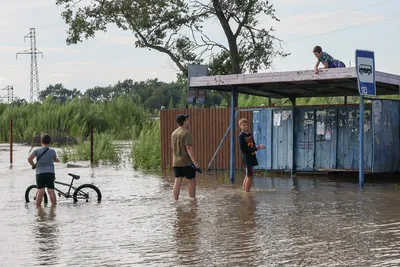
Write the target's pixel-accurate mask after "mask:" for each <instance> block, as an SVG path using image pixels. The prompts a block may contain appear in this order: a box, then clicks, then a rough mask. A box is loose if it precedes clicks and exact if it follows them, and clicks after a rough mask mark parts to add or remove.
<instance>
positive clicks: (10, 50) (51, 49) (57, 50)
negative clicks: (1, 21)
mask: <svg viewBox="0 0 400 267" xmlns="http://www.w3.org/2000/svg"><path fill="white" fill-rule="evenodd" d="M29 50H30V47H29V44H27V45H26V46H3V47H1V46H0V53H19V52H23V51H29ZM38 50H39V51H41V52H43V53H44V52H54V53H82V52H83V51H82V50H79V49H74V48H64V47H44V48H43V47H41V48H38Z"/></svg>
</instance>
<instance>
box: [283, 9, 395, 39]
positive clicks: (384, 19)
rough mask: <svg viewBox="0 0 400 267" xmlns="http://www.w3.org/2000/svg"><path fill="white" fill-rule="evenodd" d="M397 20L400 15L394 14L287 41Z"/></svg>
mask: <svg viewBox="0 0 400 267" xmlns="http://www.w3.org/2000/svg"><path fill="white" fill-rule="evenodd" d="M396 18H400V13H396V14H393V15H391V16H386V17H382V18H380V19H376V20H372V21H368V22H365V23H360V24H357V25H354V26H350V27H346V28H341V29H337V30H333V31H329V32H324V33H320V34H316V35H311V36H306V37H303V38H297V39H292V40H289V41H287V43H292V42H298V41H302V40H306V39H310V38H314V37H318V36H323V35H327V34H331V33H335V32H340V31H345V30H348V29H352V28H356V27H360V26H365V25H368V24H375V23H378V22H382V21H388V20H392V19H396Z"/></svg>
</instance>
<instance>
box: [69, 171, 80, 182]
mask: <svg viewBox="0 0 400 267" xmlns="http://www.w3.org/2000/svg"><path fill="white" fill-rule="evenodd" d="M68 175H70V176H72V178H74V179H75V180H78V179H79V178H81V177H80V176H79V175H76V174H72V173H68Z"/></svg>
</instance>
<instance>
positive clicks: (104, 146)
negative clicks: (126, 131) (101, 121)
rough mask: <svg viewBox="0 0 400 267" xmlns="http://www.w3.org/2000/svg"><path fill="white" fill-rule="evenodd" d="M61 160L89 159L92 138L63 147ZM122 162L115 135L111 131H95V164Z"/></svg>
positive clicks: (116, 163)
mask: <svg viewBox="0 0 400 267" xmlns="http://www.w3.org/2000/svg"><path fill="white" fill-rule="evenodd" d="M59 158H60V160H61V162H69V161H73V162H74V161H89V160H90V140H85V141H82V140H81V141H79V142H78V144H77V145H76V146H74V147H63V148H62V149H61V152H60V156H59ZM100 162H101V163H102V164H113V165H118V164H119V163H121V152H120V150H119V148H118V147H117V145H116V144H115V143H114V135H112V134H109V133H95V134H94V135H93V164H95V165H97V164H99V163H100Z"/></svg>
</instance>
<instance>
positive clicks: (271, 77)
mask: <svg viewBox="0 0 400 267" xmlns="http://www.w3.org/2000/svg"><path fill="white" fill-rule="evenodd" d="M375 76H376V87H377V95H396V94H399V92H400V75H394V74H389V73H384V72H379V71H377V72H376V75H375ZM232 86H236V87H237V92H239V93H243V94H249V95H258V96H265V97H272V98H291V97H329V96H331V97H333V96H358V95H359V92H358V85H357V75H356V69H355V68H354V67H353V68H337V69H321V70H320V73H319V74H315V73H314V71H313V70H305V71H289V72H269V73H255V74H235V75H221V76H203V77H191V78H190V80H189V87H190V88H199V89H200V88H202V89H207V90H216V91H231V88H232Z"/></svg>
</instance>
